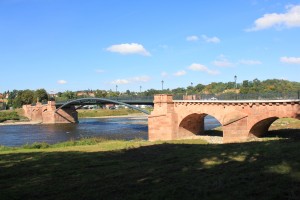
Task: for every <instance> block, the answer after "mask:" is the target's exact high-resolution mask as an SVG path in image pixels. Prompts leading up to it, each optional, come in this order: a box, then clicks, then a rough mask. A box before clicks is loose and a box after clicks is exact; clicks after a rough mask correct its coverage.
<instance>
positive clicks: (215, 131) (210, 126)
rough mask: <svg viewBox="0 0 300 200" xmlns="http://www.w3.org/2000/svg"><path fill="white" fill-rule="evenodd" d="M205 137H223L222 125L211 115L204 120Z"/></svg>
mask: <svg viewBox="0 0 300 200" xmlns="http://www.w3.org/2000/svg"><path fill="white" fill-rule="evenodd" d="M204 135H207V136H219V137H223V130H222V124H221V123H220V122H219V121H218V120H217V119H216V118H215V117H213V116H211V115H206V116H205V118H204Z"/></svg>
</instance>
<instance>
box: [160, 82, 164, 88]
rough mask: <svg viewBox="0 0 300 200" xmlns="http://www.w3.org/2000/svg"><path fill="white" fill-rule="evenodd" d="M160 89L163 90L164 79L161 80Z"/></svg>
mask: <svg viewBox="0 0 300 200" xmlns="http://www.w3.org/2000/svg"><path fill="white" fill-rule="evenodd" d="M161 90H164V80H162V81H161Z"/></svg>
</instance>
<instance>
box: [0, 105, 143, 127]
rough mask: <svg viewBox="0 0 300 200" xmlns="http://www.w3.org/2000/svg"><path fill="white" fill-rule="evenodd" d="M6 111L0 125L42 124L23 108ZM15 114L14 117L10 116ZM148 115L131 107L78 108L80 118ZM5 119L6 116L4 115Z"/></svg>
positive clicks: (138, 116)
mask: <svg viewBox="0 0 300 200" xmlns="http://www.w3.org/2000/svg"><path fill="white" fill-rule="evenodd" d="M1 113H4V114H5V115H4V114H3V116H5V120H3V121H2V122H1V121H0V126H11V125H35V124H41V122H34V121H30V120H28V119H27V118H26V117H24V116H22V115H23V113H22V110H20V109H18V110H16V111H1V112H0V114H1ZM9 116H14V117H9ZM147 116H148V115H146V114H144V113H141V112H139V111H135V110H130V109H120V110H105V109H98V110H78V117H79V118H82V119H83V118H145V117H147ZM3 119H4V117H3Z"/></svg>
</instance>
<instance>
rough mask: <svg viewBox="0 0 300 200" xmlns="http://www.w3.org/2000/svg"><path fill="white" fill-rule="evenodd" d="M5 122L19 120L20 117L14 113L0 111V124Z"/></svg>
mask: <svg viewBox="0 0 300 200" xmlns="http://www.w3.org/2000/svg"><path fill="white" fill-rule="evenodd" d="M7 120H20V116H19V114H18V113H17V112H16V111H0V122H4V121H7Z"/></svg>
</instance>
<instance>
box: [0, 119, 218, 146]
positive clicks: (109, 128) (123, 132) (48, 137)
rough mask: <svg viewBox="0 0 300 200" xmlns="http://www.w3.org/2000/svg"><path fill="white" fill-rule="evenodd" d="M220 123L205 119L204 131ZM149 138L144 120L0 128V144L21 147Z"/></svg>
mask: <svg viewBox="0 0 300 200" xmlns="http://www.w3.org/2000/svg"><path fill="white" fill-rule="evenodd" d="M219 125H220V124H219V122H218V121H217V120H216V119H214V118H212V117H209V116H208V117H206V118H205V129H206V130H209V129H212V128H215V127H218V126H219ZM88 137H101V138H106V139H122V140H133V139H136V138H139V139H145V140H147V139H148V125H147V118H146V117H137V118H134V117H120V118H118V117H117V118H84V119H80V120H79V123H78V124H36V125H5V126H0V145H4V146H22V145H24V144H32V143H34V142H46V143H48V144H54V143H58V142H64V141H68V140H78V139H80V138H88Z"/></svg>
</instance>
